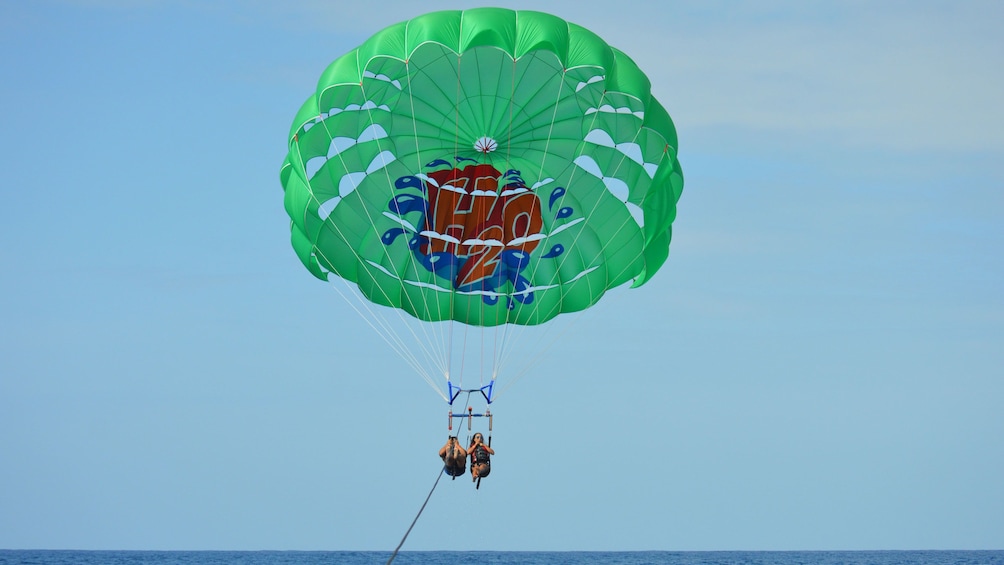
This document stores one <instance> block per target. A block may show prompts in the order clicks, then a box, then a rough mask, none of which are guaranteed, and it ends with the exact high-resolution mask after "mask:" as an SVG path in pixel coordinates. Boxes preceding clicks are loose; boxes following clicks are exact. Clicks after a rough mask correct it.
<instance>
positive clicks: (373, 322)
mask: <svg viewBox="0 0 1004 565" xmlns="http://www.w3.org/2000/svg"><path fill="white" fill-rule="evenodd" d="M318 117H320V116H318ZM320 124H321V125H322V127H324V130H325V133H327V134H328V139H333V136H332V134H331V130H330V129H329V128H328V124H327V122H326V120H320ZM296 151H297V155H298V156H299V158H300V162H301V163H303V154H302V153H301V152H300V145H299V143H297V144H296ZM338 159H339V161H340V162H341V164H342V167H343V168H345V162H344V159H343V158H342V156H341V155H340V154H339V155H338ZM304 183H305V184H306V186H307V189H308V190H309V191H310V195H311V197H312V198H314V199H315V200H316V199H317V197H316V195H315V194H314V191H313V187H312V186H311V182H310V179H309V178H307V175H306V171H304ZM368 214H369V213H368V211H367V217H369V216H368ZM371 223H372V220H371ZM325 226H329V227H330V228H332V229H333V230H334V231H335V233H337V234H338V236H339V237H341V238H342V239H343V240H345V241H348V239H347V238H346V237H345V234H344V233H343V232H342V230H341V228H340V227H339V225H338V224H336V223H334V222H326V223H325ZM350 248H351V247H350ZM351 249H352V253H353V255H354V256H355V259H356V262H357V263H358V264H359V265H366V263H365V262H364V261H363V260H362V257H361V256H360V255H359V253H358V251H357V250H356V249H354V248H351ZM314 253H315V254H317V255H320V256H321V257H322V258H324V259H325V262H326V263H327V264H329V265H331V264H334V263H333V262H332V261H330V260H328V258H327V257H325V256H324V253H323V252H321V250H320V249H318V248H316V247H315V248H314ZM364 268H366V269H367V270H368V267H364ZM336 274H337V273H336ZM338 278H341V277H340V276H339V277H338ZM343 280H345V279H343ZM346 284H347V285H348V284H350V283H349V281H348V280H346ZM377 286H378V288H379V285H377ZM336 290H337V289H336ZM380 290H381V293H382V294H383V296H384V298H387V294H386V292H385V291H383V289H382V288H380ZM339 294H341V292H340V291H339ZM353 294H354V293H353ZM354 295H355V294H354ZM342 297H343V298H345V295H344V294H342ZM358 300H359V302H360V304H362V305H363V307H364V309H365V310H366V312H368V313H369V315H368V316H367V315H364V314H363V311H362V310H360V309H359V308H357V307H356V306H354V305H353V304H352V301H350V300H348V299H346V302H348V303H349V304H350V306H351V307H352V308H353V309H354V310H355V311H356V312H357V313H358V314H359V315H360V316H361V317H362V318H363V319H364V320H366V321H367V323H368V324H369V325H370V327H371V328H373V329H374V330H375V331H376V332H377V334H378V335H380V336H381V338H383V339H384V340H385V341H387V342H388V343H393V342H397V344H398V345H397V346H396V347H395V346H393V345H392V348H393V349H395V351H396V352H397V353H398V355H399V356H400V357H402V358H403V359H404V360H405V361H406V362H408V363H409V364H410V365H411V366H412V367H413V368H415V370H416V372H418V373H419V375H420V376H421V377H422V378H423V379H424V380H425V381H426V382H427V383H430V384H431V386H432V388H433V389H434V390H435V391H436V392H437V394H439V395H440V396H443V393H442V390H441V389H440V388H439V387H438V386H437V385H435V384H434V383H433V382H432V381H431V377H430V376H429V375H428V373H427V372H425V371H424V369H423V368H422V367H421V364H419V363H417V361H416V360H415V359H414V356H413V355H411V354H410V352H408V348H407V347H405V346H404V344H403V341H402V340H401V339H400V336H399V335H398V334H397V332H396V331H394V329H393V328H391V327H389V326H388V325H387V324H386V323H383V322H382V321H380V319H379V316H378V315H376V314H375V313H374V311H373V310H372V309H371V308H370V306H369V304H368V303H367V301H366V300H365V299H364V298H362V297H358ZM395 310H396V311H397V315H398V316H399V317H402V318H403V316H404V314H403V313H401V311H399V310H397V309H395ZM377 326H380V327H382V328H383V329H382V331H381V329H378V327H377ZM409 329H410V328H409ZM411 331H412V334H413V337H414V330H411ZM415 340H416V342H418V343H420V344H421V341H420V340H418V339H417V337H415ZM406 352H407V353H406ZM426 356H427V357H428V358H430V359H433V357H432V356H430V355H429V353H428V352H427V351H426ZM409 357H411V358H412V360H411V361H409Z"/></svg>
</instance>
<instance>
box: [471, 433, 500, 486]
mask: <svg viewBox="0 0 1004 565" xmlns="http://www.w3.org/2000/svg"><path fill="white" fill-rule="evenodd" d="M484 441H485V438H484V436H482V435H481V434H480V433H476V434H474V437H473V438H471V446H470V447H468V448H467V452H468V453H470V454H471V480H472V481H477V480H478V479H480V478H481V477H487V476H488V473H491V471H492V464H491V457H490V456H491V455H495V451H494V450H493V449H492V448H491V447H488V446H487V445H485V443H484Z"/></svg>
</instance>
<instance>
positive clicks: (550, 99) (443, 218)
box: [280, 8, 683, 480]
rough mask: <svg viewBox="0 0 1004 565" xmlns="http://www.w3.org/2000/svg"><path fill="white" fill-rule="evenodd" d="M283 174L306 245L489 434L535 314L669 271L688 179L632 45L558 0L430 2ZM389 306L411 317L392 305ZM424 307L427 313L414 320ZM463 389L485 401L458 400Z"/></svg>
mask: <svg viewBox="0 0 1004 565" xmlns="http://www.w3.org/2000/svg"><path fill="white" fill-rule="evenodd" d="M280 177H281V182H282V186H283V189H284V191H285V208H286V211H287V213H288V214H289V217H290V220H291V221H290V230H291V240H292V245H293V248H294V250H295V252H296V254H297V256H298V257H299V259H300V260H301V261H302V262H303V264H304V266H305V267H306V268H307V269H308V270H309V271H310V272H311V273H312V274H313V275H314V276H315V277H317V278H319V279H322V280H325V281H336V280H340V281H345V282H346V283H347V285H348V286H349V287H350V288H351V290H352V291H353V292H357V293H358V295H359V296H360V297H361V298H362V300H361V301H360V305H359V307H358V308H357V311H359V312H360V313H361V314H363V315H364V316H371V317H372V318H368V321H370V324H371V326H372V327H373V328H374V329H376V330H377V331H378V332H380V333H381V335H382V336H383V337H384V339H385V340H386V341H387V342H388V344H390V346H391V347H392V348H393V349H394V350H395V351H397V352H398V353H399V354H400V355H401V356H402V358H404V359H405V360H406V361H407V362H408V363H410V364H411V365H412V366H413V367H414V368H415V371H416V373H418V374H420V375H421V376H422V377H423V378H425V379H426V381H427V382H428V383H429V384H430V385H431V386H432V387H433V388H434V389H435V390H436V391H437V393H439V394H440V396H442V397H443V399H444V400H446V401H447V402H448V403H449V405H450V432H451V433H452V431H453V428H452V426H453V420H454V418H455V417H460V418H466V420H467V423H468V429H469V430H470V429H471V422H472V420H473V419H474V418H481V417H484V418H486V419H487V420H488V421H489V430H490V425H491V424H490V418H491V411H490V410H489V409H488V405H490V404H491V403H492V402H493V401H494V400H495V390H496V389H495V384H496V380H497V379H498V378H499V376H500V375H503V374H506V372H507V371H510V373H509V374H511V370H510V366H511V365H510V364H509V363H511V361H512V359H513V358H514V357H519V356H520V353H519V351H518V350H516V349H514V348H513V346H512V344H513V343H514V342H515V340H516V338H517V337H518V335H520V334H521V333H522V329H523V328H528V327H532V326H539V325H542V324H546V323H547V322H549V321H550V320H552V319H554V318H555V317H557V316H559V315H561V314H567V313H571V312H579V311H582V310H584V309H586V308H589V307H590V306H592V305H594V304H596V303H597V301H599V300H600V299H601V298H602V296H603V295H604V293H606V292H607V291H608V290H610V289H613V288H615V287H618V286H621V285H624V284H628V283H630V284H631V285H632V286H634V287H637V286H640V285H642V284H644V283H645V282H647V281H648V280H649V279H650V278H651V277H652V276H653V275H654V274H655V272H656V271H657V270H658V269H659V268H660V266H661V265H662V264H663V263H664V262H665V260H666V258H667V256H668V253H669V242H670V237H671V234H672V223H673V220H674V218H675V217H676V204H677V201H678V200H679V198H680V194H681V191H682V189H683V176H682V171H681V168H680V164H679V162H678V161H677V135H676V129H675V127H674V125H673V122H672V120H671V119H670V117H669V114H668V113H667V112H666V110H665V109H664V108H663V106H662V105H661V104H660V103H659V102H658V101H657V100H656V99H655V98H653V97H652V95H651V92H650V83H649V80H648V78H647V77H646V76H645V75H644V74H643V73H642V72H641V70H640V69H639V68H638V66H637V65H636V64H635V63H634V62H633V61H632V60H631V59H630V58H629V57H627V56H626V55H625V54H624V53H622V52H621V51H619V50H618V49H616V48H613V47H611V46H609V45H607V44H606V43H605V42H604V41H603V40H602V39H601V38H599V37H598V36H597V35H595V34H594V33H592V32H591V31H589V30H587V29H585V28H583V27H580V26H578V25H575V24H573V23H569V22H566V21H564V20H562V19H560V18H557V17H555V16H552V15H549V14H544V13H541V12H533V11H514V10H508V9H500V8H477V9H472V10H456V11H444V12H434V13H430V14H425V15H422V16H418V17H416V18H413V19H411V20H408V21H405V22H401V23H399V24H395V25H392V26H390V27H388V28H386V29H384V30H382V31H380V32H379V33H377V34H375V35H374V36H373V37H371V38H370V39H368V40H367V41H365V42H364V43H363V44H362V45H360V46H359V47H358V48H356V49H354V50H352V51H351V52H349V53H347V54H345V55H343V56H342V57H339V58H338V59H336V60H335V61H334V62H332V63H331V64H330V65H329V66H328V68H327V69H326V70H325V71H324V72H323V73H322V75H321V78H320V80H319V81H318V84H317V87H316V89H315V91H314V92H313V93H311V94H310V96H309V97H308V98H307V100H306V102H305V103H304V104H303V106H302V107H301V109H300V111H299V112H298V113H297V115H296V118H295V120H294V122H293V124H292V127H291V129H290V133H289V139H288V153H287V155H286V159H285V161H284V163H283V165H282V169H281V174H280ZM386 309H390V311H391V312H394V313H396V315H397V318H396V319H395V318H393V315H392V316H391V317H390V319H389V320H388V321H384V320H380V319H377V318H376V315H377V314H378V313H379V312H382V311H384V310H386ZM407 318H411V319H413V320H417V321H419V322H420V323H421V327H420V328H419V329H409V330H407V331H398V330H399V328H402V327H404V326H406V325H407V324H408V320H407ZM409 327H410V326H409ZM410 337H414V338H415V340H416V341H417V342H418V345H417V346H414V347H412V348H410V349H409V348H408V347H406V345H405V341H407V339H406V338H410ZM465 378H467V380H468V383H467V384H465V383H464V382H463V381H464V379H465ZM470 381H474V382H475V384H473V385H472V384H471V383H470ZM462 392H466V393H467V397H468V398H466V399H465V400H468V401H469V397H470V395H471V394H475V395H477V394H478V393H480V396H481V397H482V398H483V400H484V406H485V409H484V410H479V411H478V412H477V413H475V412H474V411H473V410H472V409H470V408H469V409H468V410H467V413H463V412H459V413H455V412H454V408H453V406H454V402H455V401H457V400H458V396H459V395H460V393H462ZM451 437H453V436H451ZM474 437H475V438H479V437H482V436H481V434H480V433H477V434H475V435H474ZM489 443H490V442H489ZM444 449H446V455H449V453H450V452H451V450H452V452H453V453H454V454H456V453H459V452H462V451H465V450H464V449H463V448H462V447H461V446H460V445H459V443H457V442H456V440H455V438H454V439H451V440H449V441H448V442H447V444H446V445H445V446H444ZM466 451H467V452H468V453H469V454H470V456H471V459H472V460H471V472H472V476H473V478H474V480H477V479H478V478H481V477H484V476H487V475H488V473H489V472H490V463H489V456H490V455H491V454H492V453H493V451H492V450H491V447H490V446H489V445H488V444H485V443H484V442H483V440H482V441H480V442H478V441H474V442H472V444H471V447H470V449H468V450H466ZM446 455H444V451H443V450H440V456H441V457H443V458H444V463H446V462H447V459H448V457H447V456H446ZM447 466H448V467H449V465H447ZM454 471H455V465H454ZM462 472H463V471H462V470H461V473H462Z"/></svg>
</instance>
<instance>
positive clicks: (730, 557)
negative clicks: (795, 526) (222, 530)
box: [0, 550, 1004, 565]
mask: <svg viewBox="0 0 1004 565" xmlns="http://www.w3.org/2000/svg"><path fill="white" fill-rule="evenodd" d="M389 557H390V552H387V551H70V550H65V551H63V550H59V551H53V550H0V565H8V564H10V565H14V564H17V565H22V564H23V565H71V564H72V565H77V564H81V565H141V564H143V565H145V564H151V565H322V564H324V565H327V564H337V565H371V564H380V565H382V564H384V563H386V562H387V559H388V558H389ZM394 563H395V564H397V565H454V564H458V563H464V564H468V563H470V564H475V565H600V564H604V565H607V564H609V565H663V564H666V565H915V564H917V565H1004V551H679V552H678V551H539V552H538V551H404V552H401V553H399V554H398V555H397V557H396V558H395V559H394Z"/></svg>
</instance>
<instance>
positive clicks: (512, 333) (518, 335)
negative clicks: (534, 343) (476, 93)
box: [493, 12, 595, 394]
mask: <svg viewBox="0 0 1004 565" xmlns="http://www.w3.org/2000/svg"><path fill="white" fill-rule="evenodd" d="M518 17H519V14H518V12H517V18H518ZM527 56H533V55H530V54H528V55H527ZM566 73H567V69H564V68H563V69H562V80H561V81H560V83H559V87H558V89H557V90H558V92H557V94H556V95H555V101H554V104H551V105H550V107H551V120H550V125H549V126H548V130H547V138H546V139H545V141H544V148H543V150H542V151H541V160H540V165H539V167H538V170H537V173H536V177H537V180H543V176H544V163H545V161H546V160H547V155H548V150H549V149H550V146H551V140H552V139H553V133H554V124H555V121H556V119H557V115H558V108H559V106H560V102H561V99H562V96H563V93H564V90H565V88H566V84H565V83H566V81H565V80H564V75H565V74H566ZM516 76H517V65H516V60H515V59H514V60H513V78H512V81H511V83H512V92H511V95H510V97H509V112H510V120H509V137H510V144H509V145H510V151H511V145H512V144H511V139H512V123H513V122H512V117H513V115H514V114H513V112H514V105H515V101H514V99H515V93H516ZM594 119H595V118H594ZM507 158H508V156H507ZM538 202H539V200H538ZM534 205H535V206H536V205H537V204H536V203H535V204H534ZM541 206H542V204H541ZM541 212H543V210H541ZM539 265H540V263H537V264H536V265H534V267H533V271H532V272H531V274H530V277H529V278H530V280H534V279H535V276H536V272H537V268H538V266H539ZM555 273H556V274H557V273H558V271H557V270H555ZM560 305H561V302H560V300H559V301H558V302H556V306H557V307H558V308H560ZM549 314H551V313H549ZM549 317H550V316H548V318H549ZM506 326H507V327H506V328H505V330H504V331H503V333H502V337H501V344H500V345H499V347H498V349H497V355H496V361H495V362H494V363H493V371H494V374H493V380H494V376H495V375H497V374H500V373H502V372H503V370H504V368H505V367H506V366H507V364H508V361H509V360H510V359H512V358H513V356H514V352H515V351H516V347H515V344H516V343H518V342H520V341H521V340H522V339H523V337H524V336H525V334H526V333H527V332H529V331H530V327H529V326H519V327H511V326H518V325H517V324H506ZM545 326H546V329H545V332H550V330H551V329H552V326H553V324H545ZM556 341H557V340H556V339H555V340H554V341H552V342H551V343H550V344H549V345H548V346H547V348H546V349H550V347H551V346H553V345H554V343H555V342H556ZM541 353H542V352H541ZM541 357H542V355H541V354H540V353H538V355H536V359H538V360H539V359H540V358H541ZM534 363H536V361H535V362H534ZM530 368H531V367H530V366H524V367H522V368H521V370H520V371H519V373H518V374H517V375H515V376H512V375H507V377H506V385H505V387H503V388H502V389H501V390H500V391H499V392H498V394H501V393H502V392H504V391H505V390H506V389H508V388H509V386H511V385H512V383H513V382H514V381H515V380H517V379H518V378H519V377H521V376H522V375H523V374H526V373H527V372H529V370H530Z"/></svg>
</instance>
